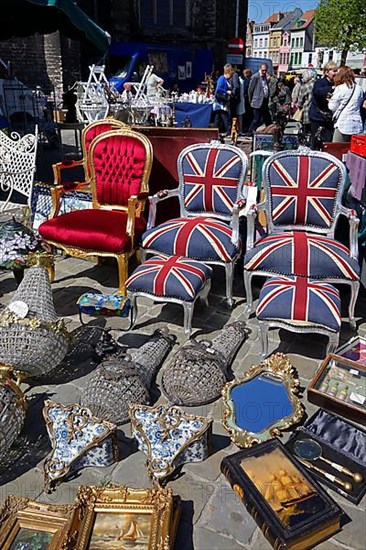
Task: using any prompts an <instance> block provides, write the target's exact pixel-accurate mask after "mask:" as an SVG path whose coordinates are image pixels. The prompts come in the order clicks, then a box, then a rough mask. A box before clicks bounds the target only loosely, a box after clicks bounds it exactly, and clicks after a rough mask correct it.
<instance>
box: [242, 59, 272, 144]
mask: <svg viewBox="0 0 366 550" xmlns="http://www.w3.org/2000/svg"><path fill="white" fill-rule="evenodd" d="M269 80H270V75H269V73H268V65H267V63H262V65H261V66H260V69H259V71H258V72H257V73H255V74H254V75H253V76H252V78H251V79H250V84H249V90H248V95H249V101H250V105H251V107H252V109H253V120H252V123H251V125H250V128H249V130H248V135H252V134H253V132H254V131H255V130H256V129H257V128H258V127H259V126H260V125H261V122H262V120H263V122H264V124H265V125H266V126H269V124H272V118H271V114H270V112H269V109H268V102H269V95H270V87H269Z"/></svg>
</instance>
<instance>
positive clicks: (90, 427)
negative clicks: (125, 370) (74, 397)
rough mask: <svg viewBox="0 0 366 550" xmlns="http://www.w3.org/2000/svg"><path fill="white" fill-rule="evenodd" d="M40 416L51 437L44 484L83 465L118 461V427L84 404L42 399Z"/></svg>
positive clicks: (106, 464) (55, 480) (103, 464)
mask: <svg viewBox="0 0 366 550" xmlns="http://www.w3.org/2000/svg"><path fill="white" fill-rule="evenodd" d="M43 417H44V419H45V421H46V427H47V432H48V435H49V438H50V440H51V445H52V452H51V456H50V457H49V458H47V459H46V461H45V464H44V474H45V487H46V489H50V488H51V487H52V485H54V484H55V483H57V482H58V481H60V480H61V479H62V478H63V477H65V476H66V475H67V474H68V473H69V472H73V471H76V470H79V469H81V468H84V467H86V466H110V465H111V464H113V462H115V461H116V460H118V449H117V428H116V426H115V425H114V424H111V423H110V422H106V421H104V420H99V419H98V418H96V417H95V416H93V414H92V412H91V411H90V410H89V409H87V408H86V407H82V406H81V405H77V404H75V403H73V404H71V405H62V404H61V403H55V402H53V401H50V400H47V401H45V405H44V408H43Z"/></svg>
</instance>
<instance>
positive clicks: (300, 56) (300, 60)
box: [298, 52, 302, 65]
mask: <svg viewBox="0 0 366 550" xmlns="http://www.w3.org/2000/svg"><path fill="white" fill-rule="evenodd" d="M301 64H302V53H301V52H299V61H298V65H301Z"/></svg>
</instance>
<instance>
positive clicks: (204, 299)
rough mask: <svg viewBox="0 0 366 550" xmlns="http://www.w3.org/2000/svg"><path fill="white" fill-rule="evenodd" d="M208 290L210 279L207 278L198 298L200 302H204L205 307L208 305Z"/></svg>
mask: <svg viewBox="0 0 366 550" xmlns="http://www.w3.org/2000/svg"><path fill="white" fill-rule="evenodd" d="M210 290H211V279H208V280H207V281H206V284H205V286H204V289H203V292H202V294H201V296H200V299H201V302H203V303H204V304H205V306H206V307H208V306H209V305H210V304H209V303H208V295H209V293H210Z"/></svg>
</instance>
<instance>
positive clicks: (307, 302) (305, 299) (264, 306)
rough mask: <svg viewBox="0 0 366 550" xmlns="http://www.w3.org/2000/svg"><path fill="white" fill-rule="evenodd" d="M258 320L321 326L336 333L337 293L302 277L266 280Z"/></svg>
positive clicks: (319, 283) (338, 327)
mask: <svg viewBox="0 0 366 550" xmlns="http://www.w3.org/2000/svg"><path fill="white" fill-rule="evenodd" d="M257 318H258V319H259V320H262V321H268V320H271V319H273V320H278V319H281V320H284V321H285V322H286V320H288V321H289V322H292V323H294V322H299V324H300V322H302V323H307V324H310V325H321V326H323V327H326V328H329V329H332V330H334V331H338V330H339V329H340V326H341V314H340V297H339V292H338V290H337V289H336V288H335V287H334V286H333V285H330V284H326V283H323V282H319V281H314V280H312V279H305V278H304V277H281V278H278V279H277V278H276V279H267V281H266V282H265V283H264V285H263V287H262V289H261V291H260V294H259V303H258V307H257Z"/></svg>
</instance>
